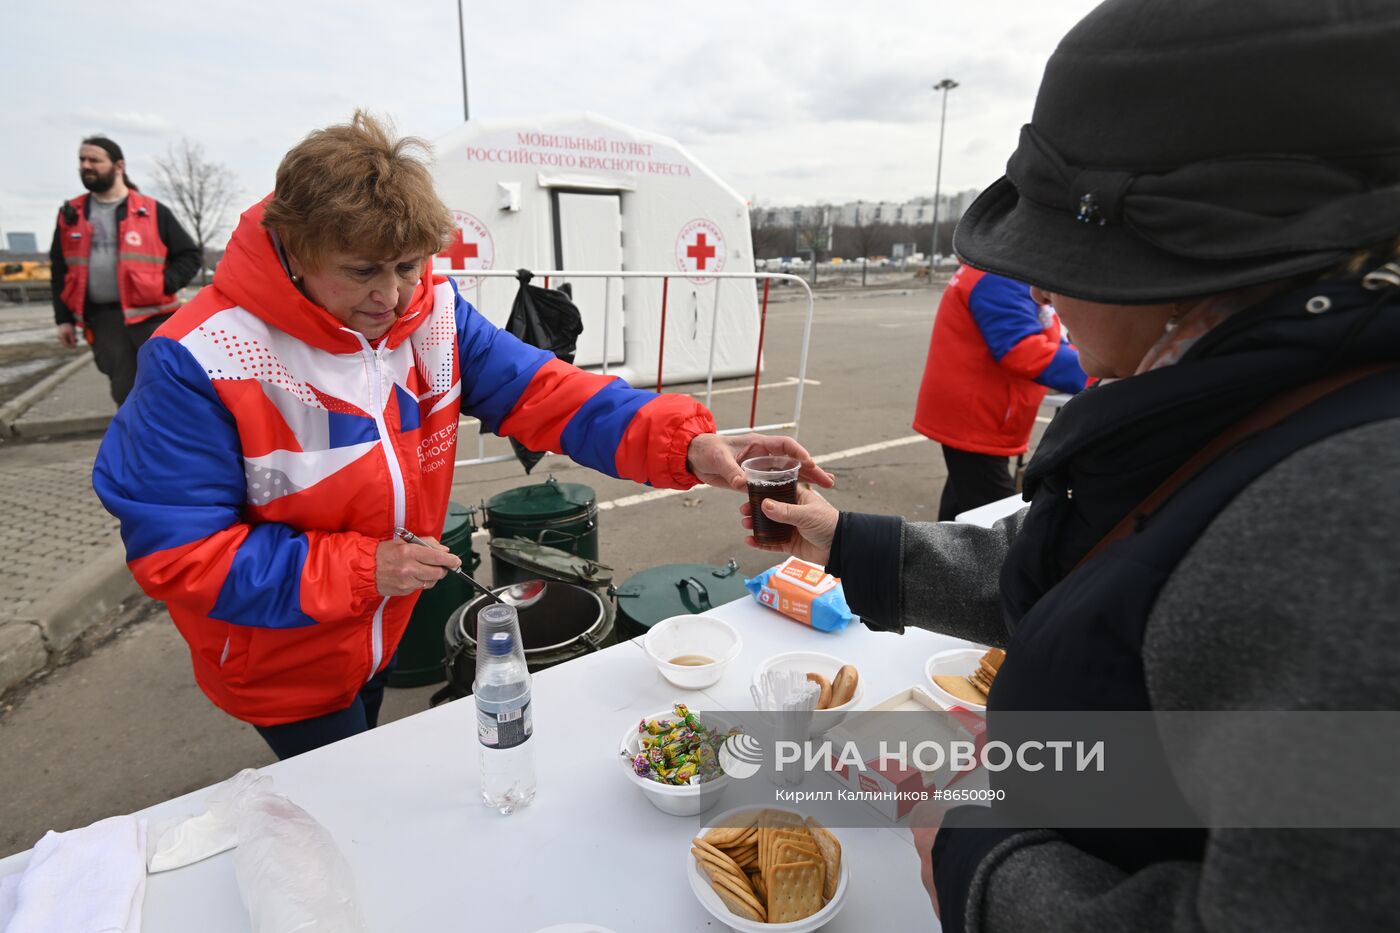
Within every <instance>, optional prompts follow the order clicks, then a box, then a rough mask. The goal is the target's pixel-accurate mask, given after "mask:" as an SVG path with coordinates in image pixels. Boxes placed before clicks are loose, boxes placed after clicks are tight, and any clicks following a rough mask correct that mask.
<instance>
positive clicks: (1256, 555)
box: [967, 421, 1400, 933]
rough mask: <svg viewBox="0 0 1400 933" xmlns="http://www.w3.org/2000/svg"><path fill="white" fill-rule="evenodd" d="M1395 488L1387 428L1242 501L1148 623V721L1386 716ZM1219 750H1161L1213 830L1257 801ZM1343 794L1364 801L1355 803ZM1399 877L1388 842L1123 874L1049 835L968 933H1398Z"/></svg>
mask: <svg viewBox="0 0 1400 933" xmlns="http://www.w3.org/2000/svg"><path fill="white" fill-rule="evenodd" d="M1396 476H1400V422H1395V421H1389V422H1381V423H1378V424H1374V425H1370V426H1367V427H1363V428H1358V429H1355V430H1351V431H1347V432H1345V433H1342V434H1339V435H1336V436H1335V437H1333V438H1331V439H1329V440H1327V441H1324V442H1322V443H1319V444H1315V445H1313V446H1312V447H1309V448H1306V449H1304V450H1302V451H1300V452H1298V453H1296V454H1294V455H1293V456H1292V457H1290V458H1289V459H1287V460H1285V461H1284V462H1283V463H1281V464H1280V465H1279V466H1277V467H1275V468H1274V469H1273V470H1271V471H1270V472H1269V473H1267V474H1265V475H1264V476H1263V477H1261V478H1259V479H1258V480H1256V481H1255V482H1254V483H1253V484H1252V485H1251V486H1249V487H1248V488H1247V489H1245V490H1244V492H1242V493H1241V494H1240V495H1239V496H1238V497H1237V498H1236V499H1235V500H1234V502H1232V503H1231V505H1230V506H1229V507H1228V508H1227V509H1225V510H1224V511H1223V512H1221V514H1220V515H1219V516H1218V517H1217V518H1216V520H1215V521H1214V522H1213V523H1212V524H1211V526H1210V527H1209V528H1208V529H1207V531H1206V532H1205V534H1204V535H1202V536H1201V538H1200V539H1199V540H1198V541H1197V542H1196V543H1195V545H1193V547H1192V548H1191V550H1190V551H1189V552H1188V553H1187V555H1186V557H1185V558H1184V559H1183V560H1182V562H1181V563H1180V564H1179V565H1178V567H1177V569H1176V571H1175V572H1174V573H1173V574H1172V576H1171V578H1170V579H1169V580H1168V581H1167V584H1166V586H1165V587H1164V588H1163V591H1162V593H1161V594H1160V596H1159V597H1158V600H1157V603H1156V605H1155V606H1154V607H1153V610H1152V613H1151V615H1150V617H1149V620H1148V626H1147V630H1146V633H1145V640H1144V645H1143V659H1144V665H1145V668H1146V672H1147V678H1148V686H1149V690H1150V693H1151V696H1152V701H1153V706H1154V707H1155V708H1157V709H1164V710H1171V709H1177V710H1190V709H1196V710H1288V709H1314V710H1376V709H1381V710H1396V709H1400V625H1396V624H1395V619H1396V615H1395V606H1396V605H1397V604H1400V574H1397V573H1396V568H1397V567H1400V536H1397V535H1396V534H1395V529H1396V528H1397V527H1400V495H1397V494H1396V493H1395V491H1394V488H1393V486H1394V477H1396ZM1217 741H1218V737H1212V736H1211V735H1210V734H1209V733H1208V732H1207V733H1205V734H1202V735H1200V736H1191V737H1188V738H1187V739H1186V741H1185V742H1183V743H1182V745H1181V746H1178V745H1173V746H1172V747H1171V748H1170V749H1169V750H1168V760H1169V761H1170V762H1171V763H1172V766H1173V769H1174V776H1175V777H1176V778H1177V781H1178V783H1179V784H1180V785H1181V787H1182V789H1183V791H1184V792H1185V793H1186V794H1187V796H1188V799H1190V800H1191V802H1192V803H1193V805H1194V806H1195V807H1196V809H1197V811H1198V812H1202V813H1207V812H1222V811H1224V812H1228V811H1229V810H1230V809H1231V803H1232V801H1239V800H1240V799H1241V798H1242V797H1244V796H1246V795H1248V794H1249V793H1250V792H1251V789H1252V787H1255V786H1257V785H1252V784H1251V783H1250V780H1251V779H1253V778H1257V776H1251V774H1249V773H1248V771H1249V769H1248V768H1236V767H1233V766H1228V767H1227V766H1225V762H1227V761H1228V759H1229V757H1230V756H1229V754H1228V750H1226V749H1224V748H1222V747H1219V746H1217V745H1213V744H1212V743H1213V742H1217ZM1186 746H1189V747H1186ZM1193 763H1199V767H1198V768H1197V769H1196V770H1194V771H1192V770H1188V769H1190V768H1192V766H1193ZM1375 779H1376V780H1381V781H1384V780H1387V779H1389V780H1393V775H1392V776H1376V778H1375ZM1277 780H1278V781H1280V782H1282V783H1280V784H1279V785H1278V786H1280V787H1283V788H1288V787H1291V786H1296V783H1290V782H1289V781H1288V778H1287V776H1286V775H1283V776H1278V777H1277ZM1348 792H1349V793H1357V794H1362V795H1363V797H1362V799H1369V800H1375V799H1377V798H1376V797H1375V796H1365V795H1366V794H1367V791H1366V789H1365V788H1349V790H1348ZM1299 793H1303V791H1301V790H1300V791H1299ZM1397 865H1400V830H1383V829H1371V830H1331V829H1326V830H1322V829H1313V830H1297V829H1230V830H1214V831H1212V832H1211V833H1210V836H1209V838H1208V841H1207V844H1206V852H1205V857H1204V860H1203V861H1202V862H1200V863H1194V862H1169V863H1159V864H1156V865H1153V866H1150V867H1148V868H1146V869H1144V870H1142V871H1138V872H1135V873H1125V872H1123V871H1120V870H1119V869H1117V868H1116V867H1114V866H1112V865H1110V864H1108V863H1106V862H1103V861H1100V860H1099V859H1096V858H1094V857H1092V856H1090V855H1089V854H1087V853H1085V852H1083V851H1081V850H1079V849H1077V848H1074V847H1073V846H1071V845H1069V844H1068V843H1066V842H1065V841H1064V839H1063V837H1058V836H1056V835H1055V834H1053V833H1045V832H1038V833H1025V834H1021V835H1019V836H1015V837H1012V838H1010V839H1007V840H1005V841H1004V842H1003V843H1001V845H999V846H998V847H997V848H996V849H994V850H993V851H992V852H991V853H990V854H989V855H988V856H987V857H985V858H984V859H983V860H982V862H981V863H980V864H979V865H978V868H977V871H976V874H975V876H974V879H973V883H972V885H971V887H970V890H969V894H968V900H967V918H968V928H969V929H972V930H982V931H989V933H991V931H995V933H1015V931H1038V933H1039V931H1046V933H1060V931H1063V933H1069V931H1078V930H1110V929H1111V930H1143V931H1174V933H1175V931H1196V930H1211V931H1214V930H1272V931H1301V930H1375V929H1391V928H1393V927H1394V925H1395V923H1396V918H1397V917H1400V887H1397V885H1396V884H1395V877H1394V872H1395V866H1397Z"/></svg>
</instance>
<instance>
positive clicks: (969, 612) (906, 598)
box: [899, 509, 1026, 646]
mask: <svg viewBox="0 0 1400 933" xmlns="http://www.w3.org/2000/svg"><path fill="white" fill-rule="evenodd" d="M1025 516H1026V510H1025V509H1022V510H1021V511H1019V512H1017V513H1016V514H1014V515H1011V516H1008V517H1007V518H1003V519H1001V520H1000V521H998V522H997V523H996V524H995V525H993V526H992V527H991V528H982V527H980V526H977V525H966V524H962V523H960V522H905V523H904V532H903V540H902V549H903V554H902V555H901V558H900V566H899V621H900V627H901V631H902V630H903V627H904V626H908V625H912V626H914V627H916V628H925V629H929V630H931V631H935V632H941V633H942V634H944V635H953V636H955V637H957V638H965V639H967V640H968V641H975V642H978V643H981V644H985V645H999V646H1000V645H1005V643H1006V637H1007V633H1006V623H1005V622H1004V621H1003V619H1002V613H1001V596H1000V586H999V581H1000V579H1001V565H1002V562H1003V561H1004V560H1005V559H1006V551H1007V549H1008V548H1009V547H1010V546H1011V540H1012V539H1013V538H1015V537H1016V533H1017V532H1018V531H1019V530H1020V528H1021V523H1022V521H1024V519H1025Z"/></svg>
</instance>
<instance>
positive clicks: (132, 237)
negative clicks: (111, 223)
mask: <svg viewBox="0 0 1400 933" xmlns="http://www.w3.org/2000/svg"><path fill="white" fill-rule="evenodd" d="M126 245H127V246H140V245H141V234H140V233H138V232H136V231H135V230H128V231H127V232H126Z"/></svg>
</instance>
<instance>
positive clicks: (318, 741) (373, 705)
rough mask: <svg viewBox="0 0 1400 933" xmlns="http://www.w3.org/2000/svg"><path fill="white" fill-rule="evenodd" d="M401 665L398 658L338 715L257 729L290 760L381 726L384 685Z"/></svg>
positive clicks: (392, 659) (274, 749) (279, 752)
mask: <svg viewBox="0 0 1400 933" xmlns="http://www.w3.org/2000/svg"><path fill="white" fill-rule="evenodd" d="M397 662H398V655H397V654H396V655H394V657H392V658H390V659H389V663H388V664H387V665H385V667H384V670H382V671H380V672H379V673H378V674H375V675H374V676H373V677H371V678H370V679H369V681H368V682H367V683H366V684H365V685H364V686H363V687H361V688H360V692H359V693H358V694H357V695H356V696H355V702H353V703H351V704H350V705H349V706H347V707H346V708H345V709H343V710H340V711H339V712H335V713H327V714H326V715H324V716H317V717H315V718H314V719H303V720H301V721H300V722H289V723H284V724H283V725H280V726H254V727H253V728H254V729H257V730H258V735H260V736H262V737H263V741H264V742H266V743H267V744H268V746H269V747H270V748H271V749H272V751H273V754H275V755H276V756H277V757H278V758H279V759H284V760H285V759H287V758H291V757H292V756H293V755H300V754H301V753H302V752H309V751H311V750H312V749H315V748H320V747H321V746H322V745H329V744H331V743H332V742H339V741H340V740H341V739H348V738H349V737H350V736H352V735H359V734H360V733H361V732H368V731H369V730H370V729H373V728H374V727H375V726H377V725H379V707H380V706H381V705H382V704H383V703H384V684H385V683H386V682H387V681H388V680H389V674H390V673H391V672H392V671H393V670H394V665H395V664H396V663H397Z"/></svg>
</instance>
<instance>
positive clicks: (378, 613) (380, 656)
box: [345, 327, 406, 683]
mask: <svg viewBox="0 0 1400 933" xmlns="http://www.w3.org/2000/svg"><path fill="white" fill-rule="evenodd" d="M345 330H347V331H349V333H352V334H354V335H355V339H356V340H358V341H360V351H361V352H362V353H363V354H364V355H365V357H366V358H367V359H368V360H369V361H370V363H371V364H373V369H372V370H371V373H372V377H373V381H374V397H373V403H374V424H375V427H376V428H378V429H379V448H380V449H381V450H383V451H384V460H385V462H386V463H387V465H388V467H389V481H390V483H391V484H392V485H393V487H394V524H393V526H392V528H391V529H390V532H391V533H392V530H393V528H401V527H403V524H404V511H405V508H406V504H405V502H404V499H405V497H406V494H405V492H404V484H403V469H402V468H401V467H400V466H399V457H398V454H396V453H395V452H394V443H393V438H392V437H391V436H390V434H389V426H388V424H387V423H385V421H384V405H385V400H384V370H383V359H382V357H381V356H380V353H381V352H382V351H383V348H384V347H385V346H386V344H384V343H381V344H380V349H378V350H376V349H374V348H372V347H371V346H370V345H369V341H368V340H366V339H365V335H364V334H361V333H360V332H359V331H353V330H350V329H349V328H348V327H347V328H345ZM387 605H389V597H388V596H385V597H384V599H383V600H382V601H381V602H380V603H379V608H378V609H376V610H374V623H373V628H372V630H371V636H370V640H371V644H372V646H373V647H372V657H371V661H370V667H369V677H366V678H365V682H366V683H368V682H369V679H370V677H373V676H374V673H375V671H377V670H379V665H380V664H381V663H383V661H384V607H385V606H387Z"/></svg>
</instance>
